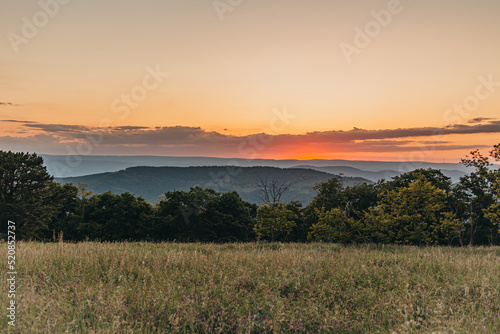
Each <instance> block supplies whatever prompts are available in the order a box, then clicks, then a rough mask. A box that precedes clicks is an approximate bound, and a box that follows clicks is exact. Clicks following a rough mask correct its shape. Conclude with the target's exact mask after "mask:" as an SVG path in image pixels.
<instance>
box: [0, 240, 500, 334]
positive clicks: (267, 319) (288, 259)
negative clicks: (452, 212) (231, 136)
mask: <svg viewBox="0 0 500 334" xmlns="http://www.w3.org/2000/svg"><path fill="white" fill-rule="evenodd" d="M2 248H3V249H4V250H5V252H6V250H7V247H6V244H5V243H3V245H2ZM16 260H17V261H16V266H17V268H16V269H17V272H18V282H17V295H16V296H17V298H16V301H17V303H18V309H17V327H16V328H14V329H11V330H10V331H9V332H12V333H156V332H163V333H307V332H309V333H320V332H321V333H499V332H500V247H489V248H486V247H484V248H483V247H478V248H451V247H450V248H448V247H411V246H376V245H363V246H348V247H344V246H341V245H336V244H320V243H312V244H280V243H267V244H266V243H246V244H236V243H234V244H220V245H216V244H178V243H145V242H141V243H97V242H82V243H65V242H58V243H36V242H19V243H18V244H17V250H16ZM5 265H6V263H5ZM0 301H1V305H4V306H5V305H7V303H8V298H7V292H5V293H2V294H0ZM4 306H2V307H4ZM7 320H8V319H7V318H6V317H2V320H1V326H2V330H3V331H4V332H7V330H8V327H10V326H8V324H7Z"/></svg>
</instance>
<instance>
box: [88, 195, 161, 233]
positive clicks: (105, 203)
mask: <svg viewBox="0 0 500 334" xmlns="http://www.w3.org/2000/svg"><path fill="white" fill-rule="evenodd" d="M151 213H152V206H151V204H149V203H147V202H146V201H145V200H144V198H142V197H135V196H134V195H132V194H130V193H128V192H126V193H123V194H121V195H115V194H113V193H111V192H110V191H108V192H105V193H103V194H100V195H94V196H92V197H91V198H90V200H89V203H88V205H87V210H86V213H85V216H86V217H85V222H86V224H85V225H86V226H85V227H86V228H85V230H84V234H85V237H89V238H90V239H94V240H95V239H99V240H105V241H125V240H129V241H138V240H147V239H150V236H149V233H150V226H149V222H150V215H151Z"/></svg>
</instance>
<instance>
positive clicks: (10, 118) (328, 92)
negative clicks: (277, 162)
mask: <svg viewBox="0 0 500 334" xmlns="http://www.w3.org/2000/svg"><path fill="white" fill-rule="evenodd" d="M499 18H500V1H498V0H475V1H472V0H446V1H436V0H413V1H412V0H401V1H397V0H390V1H388V0H382V1H378V0H358V1H352V0H314V1H311V0H309V1H306V0H216V1H213V0H176V1H174V0H119V1H118V0H106V1H103V0H99V1H98V0H85V1H78V0H71V1H70V0H64V1H63V0H59V2H58V1H57V0H41V1H14V0H5V1H2V2H1V4H0V33H1V35H2V38H1V39H0V51H1V52H0V149H1V150H14V151H30V152H37V153H42V154H92V155H103V154H112V155H162V156H212V157H227V158H232V157H238V158H249V159H253V158H273V159H315V158H319V159H350V160H393V161H401V160H425V161H437V162H442V161H443V160H446V162H458V161H459V159H460V158H461V157H463V156H464V155H465V154H467V153H468V152H469V151H471V150H472V149H475V148H479V149H481V150H482V151H483V152H487V151H488V150H489V148H491V146H493V145H494V144H498V143H499V142H500V136H499V133H500V43H499V38H500V19H499ZM75 152H76V153H75Z"/></svg>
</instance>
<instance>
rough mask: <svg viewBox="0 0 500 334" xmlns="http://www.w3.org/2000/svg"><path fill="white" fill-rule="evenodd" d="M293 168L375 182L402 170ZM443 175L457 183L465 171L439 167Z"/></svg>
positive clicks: (390, 177) (300, 166)
mask: <svg viewBox="0 0 500 334" xmlns="http://www.w3.org/2000/svg"><path fill="white" fill-rule="evenodd" d="M295 168H307V169H314V170H318V171H321V172H325V173H330V174H335V175H340V174H342V175H343V176H349V177H362V178H364V179H367V180H370V181H373V182H377V181H378V180H382V179H385V180H386V181H388V180H391V179H392V178H393V177H395V176H398V175H401V174H403V172H402V171H396V170H387V169H386V170H380V171H371V170H362V169H359V168H354V167H350V166H326V167H316V166H311V165H299V166H295ZM439 170H440V171H441V172H442V173H443V174H444V175H446V176H448V177H449V178H450V179H451V181H452V182H453V183H457V182H459V181H460V178H461V177H462V176H464V175H466V174H467V173H466V172H465V171H462V170H456V169H454V170H450V169H439Z"/></svg>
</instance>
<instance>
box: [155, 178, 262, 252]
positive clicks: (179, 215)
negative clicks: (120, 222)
mask: <svg viewBox="0 0 500 334" xmlns="http://www.w3.org/2000/svg"><path fill="white" fill-rule="evenodd" d="M256 210H257V206H256V205H255V204H251V203H248V202H245V201H243V200H242V199H241V197H240V196H239V195H238V194H237V193H236V192H228V193H224V194H221V193H219V192H217V191H215V190H213V189H209V188H207V189H201V188H200V187H193V188H191V189H190V190H189V191H179V190H176V191H170V192H167V193H166V194H165V195H164V196H163V197H162V198H161V199H160V200H159V201H158V202H157V204H156V207H155V208H154V214H153V219H152V220H153V224H154V231H155V235H156V236H157V238H158V240H179V241H204V242H228V241H249V240H251V239H253V238H254V232H253V225H254V217H255V215H256Z"/></svg>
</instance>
